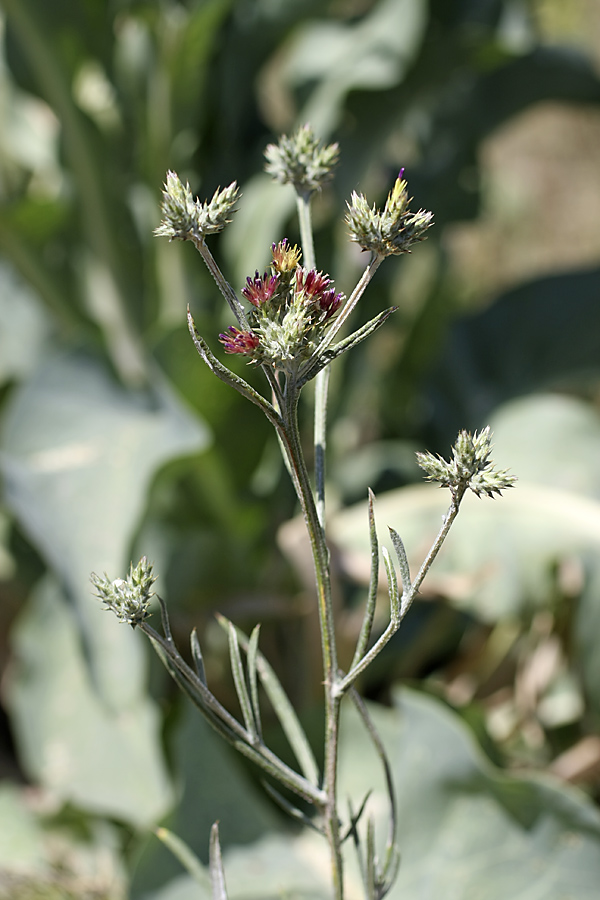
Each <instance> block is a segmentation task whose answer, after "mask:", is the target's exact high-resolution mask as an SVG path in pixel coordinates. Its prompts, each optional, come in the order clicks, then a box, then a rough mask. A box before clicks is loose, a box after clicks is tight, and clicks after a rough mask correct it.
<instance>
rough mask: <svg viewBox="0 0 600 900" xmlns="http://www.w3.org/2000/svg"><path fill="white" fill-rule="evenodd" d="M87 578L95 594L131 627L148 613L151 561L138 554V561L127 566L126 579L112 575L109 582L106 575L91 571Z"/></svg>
mask: <svg viewBox="0 0 600 900" xmlns="http://www.w3.org/2000/svg"><path fill="white" fill-rule="evenodd" d="M90 577H91V581H92V584H93V585H94V587H95V588H96V596H97V597H98V599H99V600H101V601H102V602H103V603H104V604H105V607H104V608H105V609H111V610H112V611H113V612H114V614H115V615H116V617H117V618H118V619H119V621H121V622H127V623H129V625H132V626H133V627H135V626H136V625H139V624H140V622H143V620H144V619H145V618H146V617H147V616H148V615H149V612H148V608H149V606H150V598H151V597H152V595H153V591H152V590H151V588H152V585H153V584H154V582H155V581H156V578H155V576H154V575H153V574H152V563H149V562H148V560H147V559H146V557H145V556H142V558H141V559H140V561H139V563H138V564H137V566H136V567H135V569H134V568H133V563H131V566H130V568H129V575H128V576H127V578H126V579H123V578H116V579H115V580H114V581H109V578H108V575H106V574H105V575H104V577H103V578H100V577H99V576H98V575H96V574H95V573H92V575H91V576H90Z"/></svg>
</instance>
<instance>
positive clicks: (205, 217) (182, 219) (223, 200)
mask: <svg viewBox="0 0 600 900" xmlns="http://www.w3.org/2000/svg"><path fill="white" fill-rule="evenodd" d="M238 197H239V189H238V186H237V184H236V183H235V181H233V182H232V183H231V184H230V185H229V186H228V187H226V188H223V190H221V189H220V188H217V190H216V191H215V193H214V194H213V196H212V199H211V200H210V201H207V202H204V203H202V202H201V201H200V200H198V198H196V199H194V197H193V196H192V192H191V191H190V186H189V184H186V185H185V187H184V185H183V184H182V182H181V181H180V179H179V176H178V175H176V173H175V172H170V171H169V172H167V180H166V182H165V186H164V190H163V201H162V205H161V211H162V216H163V218H162V222H161V224H160V226H159V227H158V228H157V229H156V230H155V232H154V234H156V235H157V236H159V237H160V236H165V237H168V238H170V239H171V240H172V241H173V240H179V241H186V240H189V239H190V238H202V237H205V236H206V235H207V234H215V233H216V232H218V231H222V230H223V228H224V227H225V225H227V224H228V223H229V222H230V221H231V218H229V214H230V213H231V211H232V210H233V207H234V206H235V203H236V202H237V200H238Z"/></svg>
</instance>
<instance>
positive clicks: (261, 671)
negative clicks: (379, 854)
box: [217, 616, 319, 787]
mask: <svg viewBox="0 0 600 900" xmlns="http://www.w3.org/2000/svg"><path fill="white" fill-rule="evenodd" d="M217 619H218V621H219V622H220V624H221V625H222V626H223V627H224V628H227V619H225V618H224V616H218V617H217ZM236 631H237V636H238V639H239V642H240V644H241V646H242V647H243V649H244V650H246V651H247V649H248V643H249V642H248V638H247V637H246V635H245V634H244V633H243V631H241V629H239V628H238V629H236ZM256 669H257V672H258V677H259V678H260V682H261V684H262V686H263V688H264V690H265V693H266V695H267V697H268V698H269V701H270V703H271V706H272V707H273V711H274V712H275V715H276V716H277V718H278V719H279V722H280V724H281V727H282V729H283V732H284V734H285V736H286V738H287V739H288V742H289V745H290V747H291V748H292V750H293V751H294V755H295V757H296V759H297V760H298V765H299V766H300V770H301V772H302V774H303V775H304V777H305V778H306V779H307V780H308V781H310V783H311V784H312V785H314V786H315V787H316V786H317V785H318V784H319V769H318V766H317V762H316V760H315V757H314V754H313V752H312V749H311V746H310V744H309V742H308V738H307V737H306V734H305V732H304V729H303V728H302V725H301V724H300V720H299V719H298V716H297V715H296V711H295V710H294V707H293V706H292V704H291V703H290V701H289V699H288V697H287V695H286V693H285V691H284V690H283V687H282V686H281V682H280V681H279V679H278V678H277V675H276V674H275V672H274V671H273V669H272V668H271V666H270V664H269V663H268V662H267V660H266V659H265V657H264V656H263V654H262V653H261V652H260V651H258V652H257V654H256Z"/></svg>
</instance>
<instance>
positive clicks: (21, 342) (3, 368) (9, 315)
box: [0, 263, 50, 384]
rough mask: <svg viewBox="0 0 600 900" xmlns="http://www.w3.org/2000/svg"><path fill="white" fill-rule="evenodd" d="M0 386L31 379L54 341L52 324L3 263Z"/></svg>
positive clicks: (0, 273)
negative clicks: (51, 340)
mask: <svg viewBox="0 0 600 900" xmlns="http://www.w3.org/2000/svg"><path fill="white" fill-rule="evenodd" d="M0 321H1V322H2V328H0V384H4V383H5V382H6V381H11V380H15V381H16V380H18V379H20V378H23V377H24V376H26V375H28V374H29V373H30V372H31V371H32V370H33V369H34V368H35V366H36V365H37V361H38V358H39V357H40V355H41V354H42V352H43V348H44V343H45V342H46V341H48V339H49V337H50V322H49V320H48V317H47V315H46V313H45V311H44V310H43V308H42V307H41V305H40V303H39V301H38V299H37V297H36V296H35V294H33V292H32V291H31V289H30V288H29V287H28V286H27V285H26V284H25V283H24V282H23V281H21V279H19V278H18V277H17V276H16V275H15V273H14V271H13V270H12V268H11V267H10V266H8V265H6V264H5V263H0Z"/></svg>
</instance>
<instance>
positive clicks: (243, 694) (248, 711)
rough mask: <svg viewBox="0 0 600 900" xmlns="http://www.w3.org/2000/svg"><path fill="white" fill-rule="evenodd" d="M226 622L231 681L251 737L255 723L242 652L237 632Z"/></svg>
mask: <svg viewBox="0 0 600 900" xmlns="http://www.w3.org/2000/svg"><path fill="white" fill-rule="evenodd" d="M227 624H228V630H229V658H230V660H231V673H232V675H233V683H234V684H235V690H236V693H237V695H238V700H239V703H240V708H241V710H242V715H243V717H244V723H245V725H246V730H247V731H248V733H249V734H250V735H252V737H257V732H256V724H255V722H254V714H253V712H252V704H251V702H250V694H249V693H248V686H247V684H246V676H245V673H244V664H243V662H242V654H241V653H240V645H239V641H238V636H237V632H236V630H235V626H234V624H233V622H228V623H227Z"/></svg>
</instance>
